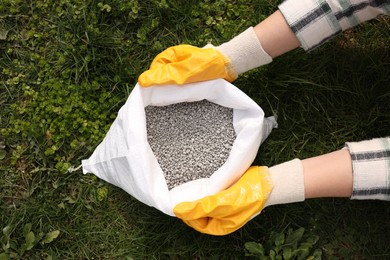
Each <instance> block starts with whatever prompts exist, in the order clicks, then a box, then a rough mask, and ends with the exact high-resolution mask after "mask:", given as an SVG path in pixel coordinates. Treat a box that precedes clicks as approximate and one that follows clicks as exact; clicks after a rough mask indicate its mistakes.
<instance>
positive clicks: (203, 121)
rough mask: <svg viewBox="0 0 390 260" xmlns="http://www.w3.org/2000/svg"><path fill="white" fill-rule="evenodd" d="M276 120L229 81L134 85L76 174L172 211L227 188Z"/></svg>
mask: <svg viewBox="0 0 390 260" xmlns="http://www.w3.org/2000/svg"><path fill="white" fill-rule="evenodd" d="M275 127H277V123H276V121H275V119H274V118H273V117H269V118H265V117H264V112H263V110H262V109H261V108H260V107H259V106H258V105H257V104H256V103H255V102H254V101H253V100H252V99H251V98H249V97H248V96H247V95H246V94H245V93H243V92H242V91H241V90H239V89H238V88H237V87H235V86H234V85H232V84H231V83H229V82H227V81H225V80H223V79H217V80H211V81H205V82H199V83H192V84H187V85H185V86H176V85H167V86H163V87H162V86H155V87H149V88H142V87H141V86H139V85H138V84H137V85H136V86H135V87H134V89H133V91H132V92H131V94H130V96H129V97H128V99H127V101H126V103H125V104H124V105H123V106H122V108H121V109H120V110H119V112H118V115H117V118H116V119H115V121H114V122H113V124H112V125H111V128H110V130H109V131H108V133H107V135H106V136H105V138H104V139H103V141H102V142H101V143H100V144H99V145H98V146H97V148H96V149H95V151H94V152H93V154H92V155H91V157H90V158H89V159H86V160H83V161H82V167H83V173H84V174H86V173H93V174H95V175H96V176H98V177H99V178H101V179H103V180H105V181H107V182H109V183H111V184H113V185H115V186H118V187H120V188H122V189H123V190H125V191H126V192H127V193H129V194H130V195H132V196H133V197H135V198H136V199H138V200H139V201H141V202H143V203H145V204H147V205H149V206H152V207H155V208H157V209H158V210H160V211H162V212H164V213H166V214H168V215H171V216H175V215H174V213H173V208H174V207H175V205H177V204H178V203H181V202H185V201H193V200H197V199H200V198H203V197H205V196H208V195H212V194H215V193H217V192H219V191H221V190H224V189H226V188H228V187H229V186H230V185H232V184H233V183H234V182H235V181H237V180H238V179H239V178H240V177H241V175H242V174H243V173H244V172H245V171H246V170H247V169H248V167H249V166H250V165H251V164H252V162H253V161H254V159H255V157H256V154H257V152H258V149H259V146H260V144H261V143H262V142H263V141H264V140H265V139H266V138H267V137H268V135H269V134H270V132H271V131H272V129H273V128H275Z"/></svg>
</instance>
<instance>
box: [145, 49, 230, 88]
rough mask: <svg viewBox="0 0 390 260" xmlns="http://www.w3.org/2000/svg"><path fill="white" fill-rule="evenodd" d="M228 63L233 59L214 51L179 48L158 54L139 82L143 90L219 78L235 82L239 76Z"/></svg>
mask: <svg viewBox="0 0 390 260" xmlns="http://www.w3.org/2000/svg"><path fill="white" fill-rule="evenodd" d="M229 63H230V60H229V59H228V58H227V57H225V56H224V55H223V54H222V53H221V52H220V51H218V50H217V49H215V48H198V47H194V46H191V45H177V46H173V47H170V48H168V49H166V50H165V51H163V52H161V53H160V54H158V55H157V56H156V57H155V58H154V60H153V61H152V64H151V66H150V68H149V70H147V71H145V72H144V73H142V74H141V75H140V76H139V78H138V82H139V83H140V85H141V86H142V87H150V86H152V85H161V84H162V85H164V84H177V85H182V84H185V83H193V82H199V81H204V80H211V79H217V78H223V79H225V80H227V81H229V82H232V81H233V80H235V79H236V78H237V74H236V72H235V71H234V70H233V69H232V68H231V67H230V65H229Z"/></svg>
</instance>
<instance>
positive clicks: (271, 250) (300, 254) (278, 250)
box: [245, 228, 322, 260]
mask: <svg viewBox="0 0 390 260" xmlns="http://www.w3.org/2000/svg"><path fill="white" fill-rule="evenodd" d="M318 239H319V237H318V236H316V235H308V234H306V233H305V229H304V228H298V229H296V230H293V229H291V228H290V229H289V230H288V231H287V232H286V233H275V232H273V233H271V237H270V238H269V239H268V240H267V242H266V243H265V244H264V245H263V244H260V243H256V242H247V243H245V248H246V250H247V251H248V253H247V254H246V255H247V256H254V257H256V258H257V259H262V260H267V259H285V260H288V259H313V260H314V259H321V255H322V251H321V249H319V248H317V249H313V247H314V246H315V245H316V243H317V242H318Z"/></svg>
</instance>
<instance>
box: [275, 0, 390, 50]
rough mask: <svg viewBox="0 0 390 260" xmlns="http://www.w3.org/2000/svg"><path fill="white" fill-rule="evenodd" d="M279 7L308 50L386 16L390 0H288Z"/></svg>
mask: <svg viewBox="0 0 390 260" xmlns="http://www.w3.org/2000/svg"><path fill="white" fill-rule="evenodd" d="M279 10H280V11H281V13H282V14H283V16H284V18H285V19H286V21H287V23H288V24H289V25H290V28H291V29H292V31H293V32H294V33H295V35H296V36H297V38H298V40H299V41H300V43H301V47H302V48H303V49H305V50H311V49H313V48H315V47H317V46H319V45H321V44H323V43H324V42H326V41H327V40H329V39H330V38H332V37H333V36H335V35H336V34H338V33H340V32H342V31H344V30H346V29H348V28H351V27H353V26H355V25H357V24H359V23H362V22H364V21H367V20H370V19H373V18H375V17H377V16H378V15H380V14H387V15H389V14H390V0H287V1H285V2H283V3H281V4H280V5H279Z"/></svg>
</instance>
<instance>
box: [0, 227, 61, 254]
mask: <svg viewBox="0 0 390 260" xmlns="http://www.w3.org/2000/svg"><path fill="white" fill-rule="evenodd" d="M31 227H32V224H31V223H27V224H25V225H24V227H23V230H22V235H21V236H20V235H19V234H16V232H15V229H14V228H13V227H12V226H6V227H4V228H3V230H2V231H3V234H2V236H1V239H0V244H1V251H2V253H1V251H0V260H5V259H14V258H22V257H23V256H24V255H25V254H26V253H27V252H28V251H30V250H32V249H33V248H34V247H36V246H38V245H40V246H44V245H46V244H50V243H51V242H53V241H54V240H55V239H56V238H57V237H58V236H59V235H60V231H59V230H54V231H50V232H47V233H43V232H39V233H38V234H36V233H34V232H33V231H32V230H31Z"/></svg>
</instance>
